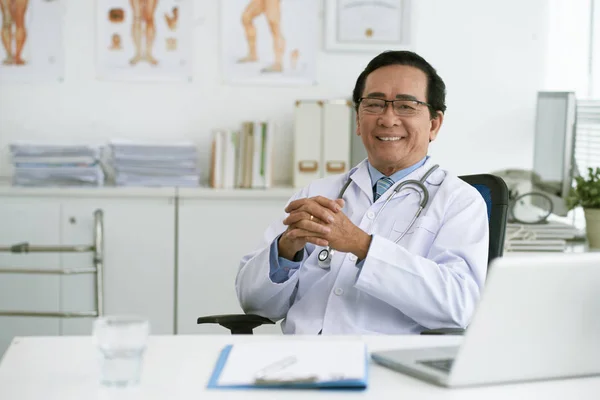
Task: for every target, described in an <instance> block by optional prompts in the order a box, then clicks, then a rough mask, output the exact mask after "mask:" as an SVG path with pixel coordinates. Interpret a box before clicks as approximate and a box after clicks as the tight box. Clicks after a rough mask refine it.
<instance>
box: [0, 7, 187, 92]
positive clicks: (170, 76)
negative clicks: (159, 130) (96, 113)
mask: <svg viewBox="0 0 600 400" xmlns="http://www.w3.org/2000/svg"><path fill="white" fill-rule="evenodd" d="M0 1H1V0H0ZM192 18H193V17H192V1H191V0H97V22H96V27H97V28H96V29H97V31H96V65H97V74H98V78H99V79H103V80H128V81H162V80H191V75H192V57H191V51H192V21H193V19H192Z"/></svg>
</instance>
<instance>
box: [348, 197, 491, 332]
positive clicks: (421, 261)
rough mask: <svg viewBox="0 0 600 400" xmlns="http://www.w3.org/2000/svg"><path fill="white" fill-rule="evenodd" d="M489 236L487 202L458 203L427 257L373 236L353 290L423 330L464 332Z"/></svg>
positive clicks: (482, 276)
mask: <svg viewBox="0 0 600 400" xmlns="http://www.w3.org/2000/svg"><path fill="white" fill-rule="evenodd" d="M458 192H460V191H458ZM488 236H489V231H488V219H487V208H486V204H485V202H484V200H483V198H482V197H481V196H478V195H477V196H462V197H461V198H460V199H456V198H455V199H454V200H450V205H449V207H448V210H447V212H446V215H445V218H444V220H443V221H442V222H441V226H440V228H439V231H438V232H437V235H436V236H435V238H434V239H433V242H432V245H431V247H430V248H429V251H428V254H427V256H426V257H423V256H420V255H415V254H412V253H411V252H409V251H408V250H407V249H406V248H404V247H403V246H401V245H399V244H397V243H395V242H394V241H393V240H390V239H387V238H384V237H382V236H379V235H373V236H372V241H371V246H370V248H369V251H368V253H367V257H366V259H365V260H364V265H363V266H362V269H361V271H360V274H359V275H358V278H357V280H356V283H355V287H356V288H357V289H359V290H361V291H363V292H365V293H368V294H369V295H371V296H374V297H376V298H378V299H380V300H382V301H384V302H386V303H388V304H390V305H391V306H393V307H394V308H397V309H398V310H400V311H401V312H402V313H403V314H405V315H407V316H408V317H410V318H412V319H413V320H414V321H415V322H417V323H418V324H419V325H421V326H423V327H425V328H428V329H438V328H457V327H458V328H466V326H467V325H468V324H469V322H470V320H471V316H472V314H473V311H474V309H475V305H476V304H477V302H478V300H479V296H480V290H481V288H482V287H483V284H484V281H485V276H486V272H487V261H488V240H489V238H488Z"/></svg>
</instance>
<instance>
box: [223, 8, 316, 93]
mask: <svg viewBox="0 0 600 400" xmlns="http://www.w3.org/2000/svg"><path fill="white" fill-rule="evenodd" d="M220 3H221V70H222V71H223V80H224V82H225V83H234V84H259V85H311V84H315V83H316V58H317V51H318V46H319V39H318V36H317V35H318V32H319V29H320V26H319V12H320V4H319V3H320V0H221V1H220Z"/></svg>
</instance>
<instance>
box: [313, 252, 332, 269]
mask: <svg viewBox="0 0 600 400" xmlns="http://www.w3.org/2000/svg"><path fill="white" fill-rule="evenodd" d="M332 258H333V249H329V248H327V249H323V250H321V251H320V252H319V254H318V255H317V259H318V260H319V267H321V268H323V269H328V268H330V267H331V259H332Z"/></svg>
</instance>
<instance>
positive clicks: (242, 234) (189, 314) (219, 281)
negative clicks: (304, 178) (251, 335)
mask: <svg viewBox="0 0 600 400" xmlns="http://www.w3.org/2000/svg"><path fill="white" fill-rule="evenodd" d="M292 194H293V191H292V190H286V189H280V190H269V191H256V190H252V191H251V190H246V191H244V190H231V191H227V190H225V191H214V190H213V191H208V190H207V191H201V190H183V189H182V190H180V191H179V196H178V198H179V205H178V210H179V211H178V214H179V218H178V221H179V226H178V228H179V229H178V262H177V265H178V278H179V279H178V285H177V286H178V290H177V333H185V334H187V333H222V334H229V331H228V330H227V329H225V328H223V327H221V326H219V325H212V324H203V325H197V324H196V319H197V318H198V317H199V316H207V315H218V314H236V313H242V310H241V308H240V306H239V303H238V300H237V296H236V293H235V276H236V274H237V270H238V267H239V263H240V259H241V258H242V256H243V255H244V254H246V253H248V252H250V251H252V250H254V249H255V248H256V247H257V245H258V244H259V242H260V241H261V240H262V235H263V233H264V231H265V229H266V228H267V226H268V225H269V224H270V223H271V222H272V221H274V220H275V219H276V218H279V217H281V216H282V215H283V209H284V208H285V205H286V203H287V201H288V199H289V198H290V197H291V195H292ZM265 267H266V268H268V267H267V266H265ZM255 333H281V329H280V328H279V324H277V325H276V326H275V325H263V326H262V327H259V328H257V329H256V330H255Z"/></svg>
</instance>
